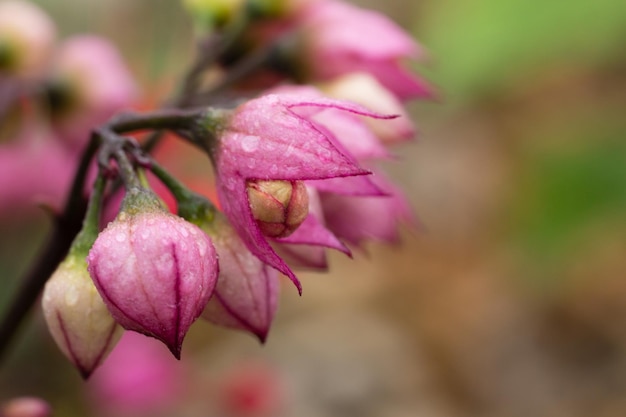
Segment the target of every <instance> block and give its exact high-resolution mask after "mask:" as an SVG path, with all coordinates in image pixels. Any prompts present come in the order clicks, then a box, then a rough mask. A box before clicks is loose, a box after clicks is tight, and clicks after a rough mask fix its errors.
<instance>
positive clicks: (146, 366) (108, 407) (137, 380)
mask: <svg viewBox="0 0 626 417" xmlns="http://www.w3.org/2000/svg"><path fill="white" fill-rule="evenodd" d="M185 380H186V370H185V368H184V367H181V365H180V363H177V362H176V361H175V360H173V359H172V355H171V354H170V353H169V352H168V351H167V349H165V347H164V346H163V345H162V344H160V343H158V342H157V341H156V340H154V339H152V338H148V337H145V336H143V335H140V334H137V333H134V332H126V333H124V335H123V336H122V338H121V340H120V341H119V343H118V344H117V346H116V348H115V350H114V351H113V352H111V355H109V357H108V359H107V361H106V362H105V363H104V364H102V366H101V367H100V368H99V369H98V371H97V372H95V373H94V374H93V376H92V377H91V379H90V380H89V382H88V384H87V389H88V394H89V398H90V399H91V400H92V401H93V402H94V403H95V405H97V408H98V409H99V410H100V414H103V415H110V416H116V417H119V416H132V417H137V416H154V415H156V414H157V412H162V411H163V409H167V408H168V407H170V406H172V405H174V404H176V403H177V402H178V401H180V399H181V396H182V395H183V394H184V391H185Z"/></svg>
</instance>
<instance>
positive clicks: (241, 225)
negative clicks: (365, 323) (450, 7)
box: [213, 94, 383, 290]
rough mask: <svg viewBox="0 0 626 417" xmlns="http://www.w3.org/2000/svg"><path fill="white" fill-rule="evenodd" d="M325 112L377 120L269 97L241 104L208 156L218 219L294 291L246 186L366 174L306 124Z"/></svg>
mask: <svg viewBox="0 0 626 417" xmlns="http://www.w3.org/2000/svg"><path fill="white" fill-rule="evenodd" d="M325 109H336V110H341V111H345V112H352V113H355V114H360V115H366V116H370V117H383V116H379V115H376V114H374V113H371V112H369V111H367V110H366V109H364V108H362V107H360V106H357V105H354V104H351V103H347V102H341V101H336V100H329V99H323V98H309V97H302V98H299V97H295V96H291V95H274V94H270V95H267V96H263V97H260V98H258V99H255V100H250V101H248V102H246V103H245V104H243V105H241V106H239V107H238V108H237V109H236V110H235V111H234V113H233V114H232V115H230V118H229V119H228V120H227V121H226V125H225V127H224V128H223V130H221V131H220V132H218V144H217V146H216V147H215V150H214V153H213V159H214V160H215V163H216V170H217V190H218V196H219V198H220V202H221V204H222V208H223V210H224V213H225V214H226V216H227V217H228V218H229V220H230V221H231V223H232V225H233V227H234V228H235V230H236V231H237V233H238V234H239V235H240V236H241V237H242V239H243V241H244V243H245V244H246V245H247V246H248V248H249V249H250V251H251V252H252V253H254V254H255V255H256V256H257V257H258V258H259V259H261V261H263V262H264V263H266V264H268V265H270V266H272V267H274V268H276V269H278V270H279V271H280V272H282V273H284V274H285V275H287V276H288V277H289V278H290V279H291V280H292V281H293V282H294V283H295V284H296V286H297V287H298V289H299V290H300V289H301V286H300V283H299V281H298V279H297V278H296V276H295V274H294V273H293V272H292V271H291V269H290V268H289V267H288V266H287V264H286V263H285V262H284V261H283V260H282V259H281V258H280V257H279V256H278V255H277V254H276V252H275V251H274V250H273V249H272V247H271V246H270V244H269V242H268V241H267V239H266V237H265V236H264V235H263V234H262V233H261V231H260V230H259V227H258V225H257V224H256V222H255V219H254V217H253V215H252V212H251V209H250V203H249V201H248V196H247V191H246V184H247V181H248V180H258V179H260V180H285V181H294V180H319V179H326V178H335V177H346V176H354V175H364V174H368V171H366V170H364V169H362V168H361V167H359V166H358V164H357V163H356V161H355V160H354V158H352V157H351V156H349V155H347V154H345V153H344V152H342V151H341V150H340V149H339V148H338V146H340V145H338V144H339V142H338V141H337V139H336V138H334V137H333V136H332V135H331V134H330V132H324V131H321V130H320V129H319V128H318V126H317V125H315V124H314V123H313V122H312V121H311V118H312V116H313V115H315V114H316V113H319V112H321V111H323V110H325ZM309 219H312V217H311V216H309V217H307V219H306V220H305V223H306V221H309V222H314V223H313V224H312V225H311V226H312V227H313V228H317V227H318V223H317V222H315V221H314V219H313V220H309ZM303 224H304V223H303ZM301 227H302V226H301ZM296 233H297V230H296V232H294V235H293V236H295V235H296ZM293 236H292V237H293Z"/></svg>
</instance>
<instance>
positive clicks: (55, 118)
mask: <svg viewBox="0 0 626 417" xmlns="http://www.w3.org/2000/svg"><path fill="white" fill-rule="evenodd" d="M136 96H137V87H136V86H135V82H134V80H133V77H132V76H131V74H130V72H129V70H128V68H127V66H126V64H125V63H124V61H123V59H122V57H121V56H120V54H119V53H118V51H117V49H116V48H115V46H114V45H113V44H111V42H109V41H108V40H106V39H104V38H101V37H97V36H93V35H75V36H71V37H69V38H66V39H62V40H58V39H57V30H56V27H55V25H54V23H53V21H52V20H51V19H50V18H49V17H48V15H46V14H45V13H44V12H43V11H42V10H41V9H39V7H38V6H35V5H34V4H33V3H30V2H27V1H23V0H7V1H2V2H0V194H1V195H2V198H1V199H0V213H4V212H7V211H9V210H11V211H16V210H20V209H23V208H24V207H27V206H28V205H32V204H33V197H40V198H43V199H45V201H46V203H48V204H50V205H52V206H59V205H60V203H61V199H62V198H63V196H64V195H65V193H66V192H67V188H68V185H69V183H70V180H71V175H72V171H73V160H74V159H75V158H76V156H77V154H78V152H79V151H80V150H81V149H82V148H83V147H84V146H85V144H86V142H87V138H88V137H89V132H90V130H91V129H92V128H93V127H95V126H97V125H98V124H100V123H103V122H105V121H106V120H107V119H108V118H109V117H111V116H112V115H113V114H114V113H115V112H117V111H119V110H120V109H122V108H124V107H127V106H129V105H130V104H131V103H132V102H133V101H134V99H135V97H136ZM33 167H38V169H33ZM41 172H46V173H47V174H46V175H45V176H42V175H41Z"/></svg>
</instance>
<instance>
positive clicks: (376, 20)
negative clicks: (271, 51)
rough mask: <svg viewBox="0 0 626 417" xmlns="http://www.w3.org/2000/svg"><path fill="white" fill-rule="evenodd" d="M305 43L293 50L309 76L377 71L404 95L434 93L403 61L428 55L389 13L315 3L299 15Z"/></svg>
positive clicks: (338, 3) (337, 3)
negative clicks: (388, 16) (405, 66)
mask: <svg viewBox="0 0 626 417" xmlns="http://www.w3.org/2000/svg"><path fill="white" fill-rule="evenodd" d="M296 23H297V24H298V25H299V26H298V27H299V30H300V34H301V37H300V39H299V40H300V42H295V43H294V48H293V50H292V51H291V53H292V54H293V56H294V58H295V59H296V60H297V61H298V64H299V65H298V64H296V66H299V67H300V68H301V69H302V70H303V72H304V75H305V77H307V78H308V77H311V78H314V79H321V80H328V79H331V78H334V77H336V76H339V75H343V74H346V73H349V72H355V71H365V72H368V73H370V74H372V75H373V76H374V77H376V78H377V79H378V81H379V82H380V83H381V84H382V85H384V86H385V87H386V88H387V89H389V90H390V91H392V92H393V93H394V94H395V95H396V96H397V97H399V98H400V99H409V98H414V97H431V96H432V94H433V93H432V90H431V88H430V87H429V86H428V85H427V84H426V83H425V82H424V81H422V80H421V79H419V78H418V77H416V76H415V75H413V74H411V73H410V72H409V71H408V70H406V69H405V68H404V67H403V65H402V60H403V59H406V58H419V57H420V56H421V55H423V52H422V50H421V48H420V46H419V45H418V44H417V43H416V42H415V41H414V40H413V39H412V38H411V36H410V35H409V34H408V33H406V32H405V31H404V30H402V28H400V27H398V25H396V24H395V23H394V22H393V21H391V20H390V19H389V18H387V17H386V16H384V15H382V14H380V13H377V12H374V11H370V10H365V9H361V8H358V7H356V6H353V5H351V4H348V3H345V2H342V1H336V0H318V1H314V2H311V3H310V4H309V5H308V7H306V8H305V9H304V10H303V11H302V12H301V13H300V15H299V16H298V19H297V22H296Z"/></svg>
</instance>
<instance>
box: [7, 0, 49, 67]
mask: <svg viewBox="0 0 626 417" xmlns="http://www.w3.org/2000/svg"><path fill="white" fill-rule="evenodd" d="M55 37H56V28H55V26H54V23H53V22H52V20H51V19H50V18H49V17H48V15H46V14H45V13H44V12H43V10H41V9H40V8H39V7H38V6H36V5H35V4H33V3H31V2H29V1H21V0H6V1H2V2H0V74H3V73H6V74H10V75H14V76H21V77H32V76H35V75H37V74H39V73H41V72H42V70H43V68H44V66H45V64H46V61H47V59H48V57H49V55H50V52H51V50H52V46H53V44H54V41H55Z"/></svg>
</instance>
